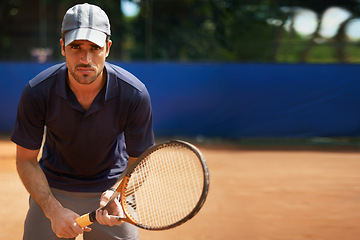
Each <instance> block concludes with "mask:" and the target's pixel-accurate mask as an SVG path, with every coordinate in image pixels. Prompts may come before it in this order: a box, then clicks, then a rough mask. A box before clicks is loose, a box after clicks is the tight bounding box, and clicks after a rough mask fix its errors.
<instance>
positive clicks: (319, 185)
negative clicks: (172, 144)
mask: <svg viewBox="0 0 360 240" xmlns="http://www.w3.org/2000/svg"><path fill="white" fill-rule="evenodd" d="M200 149H201V150H202V152H203V154H204V155H205V158H206V159H207V161H208V165H209V168H210V172H211V184H210V192H209V196H208V199H207V201H206V203H205V205H204V207H203V209H202V210H201V211H200V212H199V214H198V215H196V216H195V217H194V218H193V219H192V220H190V221H189V222H187V223H186V224H184V225H182V226H180V227H178V228H176V229H173V230H167V231H163V232H151V231H146V230H141V231H140V237H141V239H142V240H150V239H157V240H165V239H171V240H176V239H187V240H188V239H194V240H195V239H196V240H199V239H206V240H211V239H244V240H302V239H316V240H358V239H360V153H359V151H358V150H359V149H356V148H355V147H354V148H353V149H346V150H344V149H338V148H336V149H335V148H332V147H326V148H323V149H316V148H313V147H312V148H307V149H306V148H296V147H294V148H293V149H286V150H285V149H281V148H280V147H277V148H276V150H275V149H271V148H267V149H265V148H254V147H251V148H244V147H239V146H238V147H231V148H229V147H220V146H209V145H207V146H202V147H200ZM0 164H1V170H0V181H1V188H0V205H1V206H2V207H1V216H2V217H1V218H0V239H1V240H13V239H21V237H22V231H23V230H22V225H23V221H24V218H25V213H26V210H27V201H28V194H27V192H26V191H25V189H24V187H23V186H22V184H21V182H20V180H19V178H18V176H17V173H16V170H15V146H14V145H13V144H12V143H11V142H10V141H7V140H2V141H0Z"/></svg>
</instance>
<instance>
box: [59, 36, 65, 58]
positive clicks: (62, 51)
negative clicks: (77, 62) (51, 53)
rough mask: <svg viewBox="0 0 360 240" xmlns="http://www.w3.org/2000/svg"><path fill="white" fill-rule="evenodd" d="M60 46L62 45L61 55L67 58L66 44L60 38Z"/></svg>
mask: <svg viewBox="0 0 360 240" xmlns="http://www.w3.org/2000/svg"><path fill="white" fill-rule="evenodd" d="M60 45H61V54H62V55H63V56H64V57H65V43H64V40H63V39H62V38H60Z"/></svg>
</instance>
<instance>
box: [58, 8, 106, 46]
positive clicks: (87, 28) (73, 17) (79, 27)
mask: <svg viewBox="0 0 360 240" xmlns="http://www.w3.org/2000/svg"><path fill="white" fill-rule="evenodd" d="M61 33H62V34H64V35H65V46H67V45H68V44H69V43H71V42H72V41H75V40H88V41H90V42H93V43H95V44H96V45H98V46H99V47H103V46H104V45H105V42H106V38H107V36H110V35H111V32H110V22H109V18H108V16H107V15H106V13H105V12H104V11H103V10H102V9H101V8H100V7H98V6H95V5H91V4H88V3H84V4H78V5H75V6H73V7H72V8H70V9H69V10H67V12H66V13H65V16H64V19H63V22H62V26H61Z"/></svg>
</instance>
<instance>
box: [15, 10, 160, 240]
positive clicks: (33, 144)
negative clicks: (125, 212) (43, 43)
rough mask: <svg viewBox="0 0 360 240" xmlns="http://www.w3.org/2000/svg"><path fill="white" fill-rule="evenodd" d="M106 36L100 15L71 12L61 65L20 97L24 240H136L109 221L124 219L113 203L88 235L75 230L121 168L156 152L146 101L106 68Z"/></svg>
mask: <svg viewBox="0 0 360 240" xmlns="http://www.w3.org/2000/svg"><path fill="white" fill-rule="evenodd" d="M109 36H110V23H109V20H108V17H107V15H106V14H105V12H104V11H103V10H101V9H100V8H99V7H97V6H94V5H89V4H81V5H76V6H74V7H72V8H70V9H69V10H68V11H67V12H66V14H65V16H64V19H63V23H62V39H61V40H60V43H61V52H62V55H63V56H65V59H66V63H63V64H58V65H55V66H53V67H50V68H48V69H46V70H45V71H43V72H42V73H40V74H39V75H38V76H36V77H35V78H34V79H32V80H31V81H30V82H29V83H28V84H27V86H26V87H25V88H24V90H23V93H22V95H21V99H20V102H19V106H18V113H17V118H16V123H15V128H14V131H13V134H12V137H11V139H12V141H13V142H15V143H16V144H17V155H16V165H17V170H18V173H19V176H20V178H21V180H22V182H23V184H24V186H25V187H26V189H27V190H28V192H29V193H30V207H29V211H28V214H27V217H26V220H25V226H24V239H36V240H42V239H59V238H68V239H74V238H75V237H76V236H78V235H79V234H82V233H84V239H86V240H90V239H137V238H138V232H137V229H136V227H134V226H132V225H130V224H127V223H122V222H121V221H119V220H117V219H116V218H115V216H114V215H116V216H121V214H122V212H121V208H120V205H119V202H118V201H117V200H115V201H114V203H112V206H111V208H110V209H108V210H104V211H98V212H97V215H96V217H97V221H98V222H97V223H94V224H93V225H91V226H90V227H86V228H83V229H82V228H80V227H79V226H78V225H77V224H76V222H75V219H76V218H77V217H79V216H80V215H82V214H84V213H87V212H90V211H92V210H94V209H96V208H98V207H99V204H100V206H104V205H105V204H106V202H107V201H108V199H109V197H110V196H111V194H112V193H113V190H107V189H110V188H111V187H112V186H113V185H114V184H115V182H116V180H117V178H118V177H119V175H120V174H121V173H122V172H123V171H124V169H125V167H126V165H127V162H128V161H129V162H131V161H134V160H135V159H136V157H138V156H139V155H140V154H141V153H142V152H144V151H145V150H146V149H147V148H149V147H151V146H153V145H154V134H153V130H152V110H151V103H150V97H149V94H148V92H147V90H146V88H145V86H144V85H143V84H142V83H141V82H140V81H139V80H138V79H137V78H136V77H134V76H133V75H131V74H130V73H129V72H127V71H125V70H123V69H122V68H120V67H117V66H114V65H112V64H109V63H106V62H105V59H106V57H107V56H108V55H109V52H110V47H111V44H112V42H111V40H110V39H109ZM44 129H45V131H46V134H45V141H44V145H43V151H42V156H41V158H40V160H39V161H38V160H37V157H38V154H39V151H40V147H41V143H42V139H43V135H44ZM129 156H130V157H129ZM100 199H101V200H100ZM99 201H100V203H99ZM114 225H116V226H114ZM110 226H112V227H110Z"/></svg>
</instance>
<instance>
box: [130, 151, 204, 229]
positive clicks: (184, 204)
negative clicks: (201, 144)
mask: <svg viewBox="0 0 360 240" xmlns="http://www.w3.org/2000/svg"><path fill="white" fill-rule="evenodd" d="M203 183H204V179H203V170H202V165H201V163H200V162H199V160H198V157H197V155H196V154H195V153H194V152H193V151H192V150H190V149H188V148H185V147H182V146H177V145H174V146H171V147H169V146H167V147H166V148H161V149H159V150H157V151H156V152H153V153H152V154H150V155H149V156H147V158H145V159H144V160H143V161H142V162H141V163H140V164H139V165H138V166H137V167H136V168H135V169H134V172H133V174H132V175H131V178H130V181H129V183H128V187H127V190H126V193H125V195H126V196H127V197H128V196H131V195H133V196H134V199H135V200H134V201H133V202H129V205H130V207H132V208H134V209H136V214H137V216H133V217H134V218H136V219H137V221H138V223H140V224H142V225H145V226H149V227H162V226H168V225H171V224H174V223H176V222H178V221H180V220H182V219H183V218H184V217H186V216H187V215H188V214H189V213H190V212H191V211H192V210H193V209H194V207H195V205H196V204H197V202H198V201H199V199H200V196H201V193H202V189H203ZM130 203H131V204H130Z"/></svg>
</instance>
